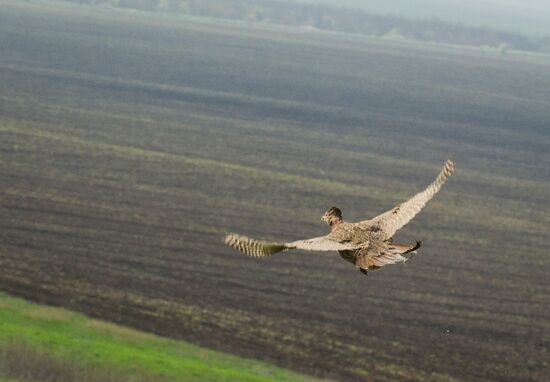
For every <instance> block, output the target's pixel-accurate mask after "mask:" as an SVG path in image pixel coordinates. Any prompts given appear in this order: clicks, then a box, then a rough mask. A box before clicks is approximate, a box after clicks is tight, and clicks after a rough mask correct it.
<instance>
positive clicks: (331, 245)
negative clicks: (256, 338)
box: [224, 233, 360, 257]
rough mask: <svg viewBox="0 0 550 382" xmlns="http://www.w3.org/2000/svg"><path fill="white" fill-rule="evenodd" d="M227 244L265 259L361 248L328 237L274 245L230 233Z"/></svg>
mask: <svg viewBox="0 0 550 382" xmlns="http://www.w3.org/2000/svg"><path fill="white" fill-rule="evenodd" d="M224 242H225V244H227V245H228V246H230V247H232V248H235V249H236V250H238V251H241V252H243V253H245V254H247V255H249V256H254V257H265V256H270V255H273V254H274V253H278V252H282V251H287V250H289V249H303V250H306V251H346V250H353V249H358V248H360V247H359V246H358V245H357V244H354V243H351V242H344V243H339V242H337V241H334V240H330V239H328V238H327V237H326V236H321V237H316V238H313V239H306V240H298V241H293V242H290V243H273V242H268V241H263V240H255V239H251V238H249V237H246V236H242V235H237V234H234V233H230V234H228V235H226V236H225V239H224Z"/></svg>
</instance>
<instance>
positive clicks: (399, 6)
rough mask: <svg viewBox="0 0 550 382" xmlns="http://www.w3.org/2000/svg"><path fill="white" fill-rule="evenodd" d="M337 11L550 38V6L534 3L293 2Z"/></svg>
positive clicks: (429, 0) (430, 0) (511, 0)
mask: <svg viewBox="0 0 550 382" xmlns="http://www.w3.org/2000/svg"><path fill="white" fill-rule="evenodd" d="M291 1H294V2H301V3H312V4H315V3H319V4H328V5H332V6H338V7H353V8H358V9H362V10H365V11H369V12H373V13H384V14H393V15H401V16H404V17H413V18H430V17H436V18H439V19H442V20H444V21H450V22H457V23H464V24H468V25H485V26H489V27H493V28H499V29H506V30H511V31H519V32H523V33H528V34H538V35H544V34H550V3H541V2H538V1H533V0H526V1H517V0H482V1H475V0H464V1H459V0H443V1H436V0H418V1H416V2H415V3H414V4H411V3H410V2H409V1H406V0H390V1H385V2H378V1H375V0H342V1H336V0H291Z"/></svg>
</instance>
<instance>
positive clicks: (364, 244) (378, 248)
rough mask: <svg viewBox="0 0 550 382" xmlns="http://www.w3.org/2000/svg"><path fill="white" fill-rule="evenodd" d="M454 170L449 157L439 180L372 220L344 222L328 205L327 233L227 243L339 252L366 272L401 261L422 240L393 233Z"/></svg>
mask: <svg viewBox="0 0 550 382" xmlns="http://www.w3.org/2000/svg"><path fill="white" fill-rule="evenodd" d="M452 172H453V162H451V161H450V160H449V161H447V162H446V163H445V166H444V167H443V169H442V170H441V172H440V174H439V175H438V177H437V178H436V180H435V181H434V182H432V183H431V184H430V185H429V186H428V187H427V188H426V189H425V190H424V191H422V192H420V193H418V194H416V195H415V196H413V197H412V198H410V199H409V200H407V201H406V202H404V203H401V204H399V205H397V206H396V207H394V208H393V209H391V210H389V211H387V212H385V213H383V214H381V215H379V216H377V217H375V218H373V219H370V220H364V221H360V222H357V223H348V222H346V221H344V219H343V217H342V212H341V211H340V209H339V208H336V207H331V208H329V209H328V210H327V211H326V212H325V214H324V215H323V217H322V218H321V219H322V220H323V221H324V222H326V223H327V224H329V225H330V228H331V230H330V232H329V233H328V234H327V235H325V236H321V237H317V238H313V239H308V240H298V241H294V242H290V243H269V242H265V241H259V240H254V239H250V238H247V237H245V236H241V235H236V234H229V235H227V236H226V237H225V243H226V244H227V245H229V246H231V247H233V248H235V249H237V250H239V251H241V252H244V253H246V254H248V255H251V256H255V257H263V256H269V255H272V254H274V253H277V252H281V251H286V250H290V249H295V248H296V249H304V250H311V251H337V252H338V253H339V254H340V256H341V257H342V258H343V259H344V260H346V261H349V262H350V263H352V264H354V265H355V266H356V267H357V268H359V269H360V270H361V271H362V272H363V273H366V272H367V270H370V269H379V268H381V267H383V266H385V265H389V264H396V263H401V262H404V261H407V260H408V259H410V258H411V256H412V255H413V254H414V253H416V250H417V249H418V248H419V247H420V242H416V244H415V245H404V244H394V243H393V240H392V237H393V235H394V234H395V232H396V231H397V230H398V229H400V228H401V227H403V226H404V225H405V224H407V223H408V222H409V221H410V220H411V219H412V218H413V217H414V216H415V215H416V214H417V213H418V212H420V210H421V209H422V208H423V207H424V205H426V203H427V202H428V201H429V200H430V199H431V198H432V197H433V196H434V195H435V194H436V193H437V192H438V191H439V189H440V188H441V186H442V185H443V184H444V183H445V181H446V180H447V179H448V177H449V176H450V175H451V173H452Z"/></svg>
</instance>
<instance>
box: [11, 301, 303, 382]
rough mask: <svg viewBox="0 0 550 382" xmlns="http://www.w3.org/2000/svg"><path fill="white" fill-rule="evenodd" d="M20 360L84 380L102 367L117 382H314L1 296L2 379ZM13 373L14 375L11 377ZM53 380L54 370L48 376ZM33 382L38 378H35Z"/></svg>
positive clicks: (270, 368) (80, 316)
mask: <svg viewBox="0 0 550 382" xmlns="http://www.w3.org/2000/svg"><path fill="white" fill-rule="evenodd" d="M29 354H32V356H29ZM22 355H23V356H22ZM15 358H18V359H21V358H26V359H32V360H35V361H36V362H33V363H34V365H33V364H29V365H23V367H26V368H32V367H33V366H36V364H38V363H40V364H43V363H45V362H49V363H50V364H55V365H56V366H55V367H53V366H52V367H50V369H52V370H57V372H58V373H59V374H63V375H67V374H70V375H73V376H74V375H76V376H77V377H80V378H84V377H83V376H79V375H78V374H74V373H75V371H74V370H82V373H86V374H87V375H89V374H90V370H94V369H95V367H99V370H100V375H101V378H104V377H105V376H107V375H109V376H111V377H109V380H115V379H114V378H113V377H112V375H117V376H118V378H117V379H116V380H132V381H136V380H142V379H143V378H144V376H146V380H170V381H313V379H311V378H308V377H303V376H300V375H297V374H294V373H291V372H288V371H285V370H283V369H279V368H276V367H274V366H271V365H268V364H265V363H262V362H259V361H254V360H247V359H242V358H238V357H234V356H230V355H226V354H222V353H219V352H215V351H211V350H206V349H203V348H200V347H197V346H194V345H191V344H188V343H186V342H183V341H174V340H168V339H164V338H161V337H157V336H155V335H152V334H147V333H143V332H140V331H137V330H133V329H130V328H126V327H123V326H119V325H115V324H111V323H107V322H102V321H98V320H93V319H89V318H87V317H85V316H83V315H80V314H76V313H73V312H70V311H67V310H64V309H59V308H53V307H46V306H40V305H36V304H32V303H28V302H26V301H23V300H21V299H16V298H12V297H9V296H7V295H5V294H1V293H0V381H6V380H9V379H1V378H4V377H19V376H17V375H13V373H14V372H15V370H16V369H17V368H16V367H15V366H14V365H13V364H14V362H15V361H13V359H15ZM45 360H46V361H45ZM69 365H70V366H69ZM19 369H21V366H20V367H19ZM67 369H70V370H71V371H70V373H69V372H68V371H67ZM10 370H11V371H12V375H8V374H9V372H10ZM113 370H114V371H113ZM71 373H73V374H71ZM94 373H96V372H94ZM44 375H45V374H44ZM50 377H51V372H50V375H49V376H48V377H47V378H50ZM45 378H46V377H45ZM59 378H60V380H61V379H62V377H61V376H60V377H59ZM98 378H100V377H98ZM33 380H39V379H38V378H37V377H36V376H35V377H33ZM56 380H57V379H56ZM86 380H91V378H89V376H88V377H87V378H86ZM98 380H99V379H98Z"/></svg>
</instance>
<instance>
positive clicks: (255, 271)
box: [0, 0, 550, 382]
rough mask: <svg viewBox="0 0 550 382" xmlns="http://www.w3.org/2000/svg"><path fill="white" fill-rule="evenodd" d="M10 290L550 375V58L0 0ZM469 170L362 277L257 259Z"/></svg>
mask: <svg viewBox="0 0 550 382" xmlns="http://www.w3.org/2000/svg"><path fill="white" fill-rule="evenodd" d="M0 7H1V8H2V12H0V184H1V187H0V290H2V291H5V292H8V293H10V294H13V295H17V296H22V297H26V298H29V299H32V300H34V301H37V302H43V303H49V304H54V305H60V306H63V307H65V308H70V309H74V310H78V311H80V312H83V313H86V314H87V315H90V316H93V317H96V318H101V319H104V320H109V321H112V322H115V323H122V324H125V325H129V326H132V327H134V328H138V329H142V330H146V331H149V332H152V333H156V334H160V335H163V336H168V337H172V338H176V339H184V340H187V341H191V342H193V343H195V344H198V345H201V346H207V347H210V348H213V349H216V350H223V351H227V352H231V353H234V354H237V355H241V356H247V357H254V358H257V359H261V360H264V361H269V362H272V363H275V364H277V365H279V366H282V367H285V368H289V369H293V370H297V371H300V372H305V373H309V374H311V375H314V376H318V377H324V378H333V379H336V380H342V381H350V380H356V381H360V380H368V381H396V380H399V381H413V380H414V381H510V382H512V381H514V382H515V381H519V380H522V381H541V382H542V381H545V380H548V379H549V378H550V373H549V371H548V370H549V369H550V364H549V361H548V359H549V356H548V355H549V350H550V349H549V347H550V334H549V333H550V309H549V306H550V284H549V283H548V281H547V274H548V272H549V271H550V257H549V255H548V250H547V249H546V246H547V245H546V240H545V239H546V238H547V236H548V229H549V226H550V182H549V180H550V169H549V167H550V154H549V147H550V57H548V56H543V55H527V54H520V53H515V52H510V53H508V54H506V55H501V54H499V53H498V52H496V51H491V50H482V49H471V48H458V47H453V46H437V45H427V44H413V43H411V42H401V41H394V40H386V39H374V38H367V37H359V36H353V35H345V34H330V33H322V32H317V31H306V30H299V29H290V28H283V27H266V26H259V25H255V24H245V23H236V22H235V23H232V22H222V21H216V20H209V19H201V18H187V17H177V18H176V17H169V16H162V15H152V14H145V13H139V12H129V11H128V12H125V11H119V10H111V9H109V8H102V7H97V8H94V7H76V6H68V5H59V4H56V3H32V2H31V3H17V2H12V1H9V0H8V1H6V0H0ZM447 157H451V158H452V159H453V160H454V161H455V163H456V172H455V174H454V175H453V177H452V178H451V180H450V181H449V183H448V184H447V185H445V187H444V189H443V190H442V192H441V193H440V194H439V195H437V196H436V198H435V199H434V200H433V201H432V202H431V203H430V204H429V205H428V207H427V208H426V209H425V211H424V212H423V213H422V214H421V215H419V216H418V217H417V218H416V219H415V220H414V222H413V223H411V224H410V225H409V226H407V227H406V229H404V230H403V231H402V232H400V233H399V234H398V237H397V239H399V241H404V242H407V241H413V240H414V239H421V240H422V241H423V248H422V251H421V254H419V255H418V256H417V257H416V258H415V259H414V260H413V261H411V262H409V263H406V264H404V265H399V266H392V267H387V268H386V269H383V270H381V271H379V272H372V273H371V274H370V275H369V276H368V277H365V276H363V275H362V274H361V273H360V272H358V271H357V270H355V269H354V268H353V267H352V266H350V265H349V264H348V263H346V262H344V261H343V260H342V259H340V257H339V256H338V255H337V254H330V253H324V254H317V253H302V252H296V253H285V254H281V255H278V256H274V257H272V258H269V259H263V260H255V259H250V258H247V257H246V256H244V255H242V254H240V253H237V252H234V251H232V250H230V249H229V248H227V247H225V246H224V245H223V242H222V236H223V235H224V233H226V232H228V231H234V232H238V233H243V234H247V235H250V236H252V237H258V238H266V239H276V240H280V239H285V240H295V239H299V238H306V237H314V236H319V235H321V234H323V233H324V232H326V230H327V228H326V226H323V225H322V222H321V221H320V217H321V215H322V214H323V212H324V211H325V209H326V208H328V207H330V206H332V205H336V206H338V207H340V208H341V209H342V210H343V212H344V216H345V218H347V219H348V220H350V221H353V220H359V219H365V218H368V217H371V216H374V215H376V214H378V213H380V212H383V211H385V210H387V209H389V208H391V207H393V206H394V205H395V204H396V203H398V202H400V201H403V200H404V199H406V198H407V197H409V196H410V195H412V194H414V193H415V192H416V191H419V190H420V189H422V188H423V187H424V186H425V185H427V184H428V183H429V182H430V181H431V180H432V179H433V178H434V177H435V176H436V174H437V172H438V170H439V167H440V166H441V165H442V164H443V162H444V161H445V159H447Z"/></svg>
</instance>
